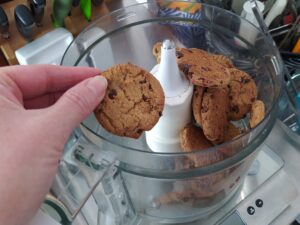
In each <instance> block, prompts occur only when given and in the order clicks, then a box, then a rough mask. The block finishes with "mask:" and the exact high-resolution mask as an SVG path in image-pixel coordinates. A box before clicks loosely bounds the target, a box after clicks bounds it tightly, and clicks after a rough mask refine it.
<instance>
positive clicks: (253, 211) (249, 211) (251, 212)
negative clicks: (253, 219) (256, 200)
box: [247, 206, 255, 215]
mask: <svg viewBox="0 0 300 225" xmlns="http://www.w3.org/2000/svg"><path fill="white" fill-rule="evenodd" d="M247 212H248V214H249V215H253V214H254V213H255V209H254V207H253V206H249V207H248V208H247Z"/></svg>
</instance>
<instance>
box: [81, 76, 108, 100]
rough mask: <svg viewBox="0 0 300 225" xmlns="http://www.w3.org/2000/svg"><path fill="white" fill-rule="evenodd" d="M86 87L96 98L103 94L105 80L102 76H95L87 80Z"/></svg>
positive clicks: (105, 85) (105, 84)
mask: <svg viewBox="0 0 300 225" xmlns="http://www.w3.org/2000/svg"><path fill="white" fill-rule="evenodd" d="M86 87H87V88H89V89H90V90H91V91H92V92H93V93H94V94H95V95H96V96H99V95H101V94H103V93H105V89H106V87H107V80H106V79H105V78H104V77H103V76H95V77H92V78H90V79H89V80H88V82H87V84H86Z"/></svg>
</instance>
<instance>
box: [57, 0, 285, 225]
mask: <svg viewBox="0 0 300 225" xmlns="http://www.w3.org/2000/svg"><path fill="white" fill-rule="evenodd" d="M240 27H243V29H240ZM164 39H171V40H173V41H174V42H175V43H176V44H177V45H179V46H185V47H188V48H191V47H194V48H201V49H204V50H206V51H208V52H212V53H217V54H223V55H226V56H228V57H229V58H230V59H231V60H232V61H233V63H234V65H235V66H236V67H238V68H239V69H241V70H244V71H246V72H247V73H249V74H250V75H251V76H252V78H253V79H254V80H255V83H256V85H257V88H258V99H260V100H263V101H264V103H265V107H266V116H265V118H264V120H263V121H262V122H261V123H260V124H259V125H258V126H257V127H255V128H254V129H248V128H247V124H248V121H247V119H244V120H241V121H239V122H238V123H237V125H239V126H241V127H243V128H246V129H247V131H246V132H245V133H244V134H243V135H242V136H240V137H239V138H237V139H234V140H232V141H229V142H226V143H224V144H221V145H218V146H215V147H212V148H209V149H206V150H201V151H195V152H191V153H171V154H170V153H168V154H167V153H165V154H164V153H154V152H152V151H150V149H149V148H148V146H147V144H146V141H145V136H144V135H142V136H141V137H140V138H139V139H137V140H133V139H130V138H122V137H117V136H114V135H112V134H110V133H108V132H106V131H105V130H104V129H103V128H102V127H101V126H100V125H99V124H98V122H97V121H96V120H95V117H94V115H90V116H89V117H88V118H87V119H86V120H85V121H84V122H83V123H82V124H81V126H80V128H79V129H78V130H77V132H78V133H77V135H78V136H84V138H85V139H86V140H87V141H88V142H90V143H93V144H95V146H96V147H95V148H96V150H95V151H100V152H101V151H103V152H105V153H106V154H107V153H108V154H113V155H115V156H116V158H117V160H118V164H116V165H115V167H116V169H117V171H118V175H120V176H121V177H122V180H123V184H122V185H124V187H125V189H126V193H125V194H126V196H127V199H128V200H129V202H130V204H129V207H130V208H131V209H132V212H134V214H135V215H136V216H137V217H139V218H148V219H150V220H153V221H159V222H160V223H181V224H182V223H185V222H188V221H193V220H196V219H199V218H202V217H204V216H207V215H208V214H210V213H212V212H214V211H215V210H217V209H218V208H220V207H221V206H222V205H223V204H224V203H225V202H226V201H227V200H228V199H230V198H231V197H232V196H233V194H234V193H235V192H236V191H237V190H238V188H239V186H240V185H241V184H242V182H243V179H244V177H245V175H246V172H247V170H248V169H249V166H250V165H251V163H252V161H253V160H254V159H255V156H256V155H257V153H258V151H259V149H260V146H261V145H262V143H263V141H264V140H265V139H266V137H267V136H268V134H269V133H270V131H271V129H272V128H273V125H274V123H275V120H276V117H277V108H278V99H279V96H280V94H281V92H282V78H283V72H282V71H283V69H282V61H281V59H280V56H279V53H278V51H277V49H276V47H275V46H274V44H273V41H272V40H270V39H268V37H266V36H265V35H264V34H263V33H262V32H261V31H260V30H259V29H257V28H256V27H254V26H253V25H252V24H250V23H249V22H247V21H246V20H244V19H242V18H240V17H238V16H237V15H235V14H232V13H231V12H229V11H226V10H223V9H221V8H217V7H213V6H210V5H206V4H200V3H188V2H174V1H171V2H168V1H159V3H144V4H137V5H133V6H130V7H127V8H124V9H120V10H117V11H115V12H112V13H111V14H109V15H106V16H104V17H101V18H99V19H98V20H96V21H95V22H93V23H92V24H91V25H90V26H88V27H87V28H86V29H85V30H83V31H82V32H81V33H80V34H79V35H78V37H76V38H75V39H74V41H73V42H72V44H71V45H70V46H69V48H68V50H67V51H66V53H65V55H64V57H63V59H62V63H61V64H62V65H71V66H91V67H98V68H100V69H101V70H105V69H107V68H109V67H111V66H113V65H115V64H119V63H127V62H131V63H133V64H136V65H138V66H140V67H143V68H145V69H146V70H148V71H150V70H151V69H152V68H153V67H154V66H155V65H156V59H155V58H154V56H153V55H152V47H153V45H154V44H155V43H156V42H159V41H160V42H161V41H163V40H164ZM174 122H175V121H174ZM78 154H79V155H78ZM216 154H222V155H224V156H225V159H224V160H221V161H218V160H215V161H214V160H210V163H207V164H205V163H203V164H202V165H201V166H199V167H197V166H191V165H187V162H189V158H190V157H193V158H197V159H203V158H207V157H208V158H213V157H214V155H216ZM80 157H81V156H80V153H78V152H77V155H75V157H73V158H72V157H71V158H70V160H73V161H74V162H72V165H73V164H74V165H76V163H78V161H76V159H77V160H78V159H79V158H80ZM79 161H80V160H79ZM74 165H73V166H74ZM86 165H88V164H86ZM80 168H82V167H80ZM81 182H82V181H81ZM98 192H99V195H100V192H101V190H100V189H99V190H98ZM98 192H97V189H96V190H95V191H94V194H95V195H97V193H98ZM101 196H102V198H103V194H101ZM102 213H103V214H104V215H105V213H106V211H105V210H103V211H102ZM125 224H126V223H125Z"/></svg>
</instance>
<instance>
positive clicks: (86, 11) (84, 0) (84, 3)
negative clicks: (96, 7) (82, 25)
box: [79, 0, 92, 21]
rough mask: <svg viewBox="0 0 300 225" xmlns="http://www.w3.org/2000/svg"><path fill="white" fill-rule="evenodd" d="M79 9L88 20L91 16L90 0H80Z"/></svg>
mask: <svg viewBox="0 0 300 225" xmlns="http://www.w3.org/2000/svg"><path fill="white" fill-rule="evenodd" d="M79 6H80V9H81V11H82V13H83V15H84V17H85V19H86V20H88V21H90V20H91V18H92V2H91V0H80V2H79Z"/></svg>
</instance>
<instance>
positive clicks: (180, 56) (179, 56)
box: [176, 51, 184, 59]
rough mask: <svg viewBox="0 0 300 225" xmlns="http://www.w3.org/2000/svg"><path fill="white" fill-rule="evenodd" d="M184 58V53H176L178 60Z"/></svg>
mask: <svg viewBox="0 0 300 225" xmlns="http://www.w3.org/2000/svg"><path fill="white" fill-rule="evenodd" d="M183 56H184V54H183V53H182V52H180V51H176V57H177V58H178V59H180V58H182V57H183Z"/></svg>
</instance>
